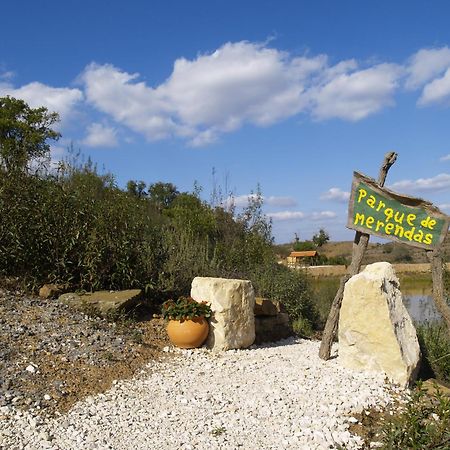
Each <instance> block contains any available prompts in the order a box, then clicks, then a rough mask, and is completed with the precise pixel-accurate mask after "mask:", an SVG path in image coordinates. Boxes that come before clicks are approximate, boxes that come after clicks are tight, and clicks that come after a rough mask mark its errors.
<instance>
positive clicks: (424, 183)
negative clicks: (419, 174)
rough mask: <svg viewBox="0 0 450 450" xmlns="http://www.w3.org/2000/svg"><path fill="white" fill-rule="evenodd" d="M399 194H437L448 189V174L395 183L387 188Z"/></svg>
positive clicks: (449, 176) (449, 185)
mask: <svg viewBox="0 0 450 450" xmlns="http://www.w3.org/2000/svg"><path fill="white" fill-rule="evenodd" d="M389 187H390V188H391V189H394V190H396V191H399V192H402V191H404V192H437V191H446V190H448V189H450V174H448V173H440V174H439V175H436V176H435V177H432V178H419V179H417V180H402V181H397V182H396V183H393V184H392V185H390V186H389Z"/></svg>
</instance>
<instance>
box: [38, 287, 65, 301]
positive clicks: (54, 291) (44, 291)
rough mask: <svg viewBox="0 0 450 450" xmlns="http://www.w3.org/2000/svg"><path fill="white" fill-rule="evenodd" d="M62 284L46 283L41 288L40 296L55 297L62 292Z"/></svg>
mask: <svg viewBox="0 0 450 450" xmlns="http://www.w3.org/2000/svg"><path fill="white" fill-rule="evenodd" d="M61 290H62V286H59V285H57V284H44V285H43V286H42V287H41V288H40V289H39V297H41V298H54V297H57V296H58V295H59V294H61Z"/></svg>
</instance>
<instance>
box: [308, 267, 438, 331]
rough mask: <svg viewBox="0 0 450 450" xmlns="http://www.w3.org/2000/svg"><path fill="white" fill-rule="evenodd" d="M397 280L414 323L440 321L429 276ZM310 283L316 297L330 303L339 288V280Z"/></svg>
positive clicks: (410, 276) (321, 280)
mask: <svg viewBox="0 0 450 450" xmlns="http://www.w3.org/2000/svg"><path fill="white" fill-rule="evenodd" d="M399 279H400V290H401V291H402V294H403V303H404V305H405V306H406V309H407V310H408V312H409V314H410V316H411V318H412V319H413V321H414V322H418V323H423V322H426V321H439V320H441V316H440V314H439V312H438V311H437V309H436V307H435V305H434V301H433V298H432V296H431V288H432V281H431V274H414V275H411V274H407V275H403V276H402V275H400V276H399ZM311 282H312V287H313V290H314V292H315V293H316V294H317V295H318V296H320V297H324V298H326V299H328V300H329V301H330V302H331V301H332V299H333V298H334V296H335V294H336V291H337V288H338V286H339V278H337V277H329V278H317V279H311Z"/></svg>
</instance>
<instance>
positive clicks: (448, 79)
mask: <svg viewBox="0 0 450 450" xmlns="http://www.w3.org/2000/svg"><path fill="white" fill-rule="evenodd" d="M449 100H450V68H449V69H447V71H446V72H445V74H444V75H443V76H442V77H441V78H436V79H435V80H433V81H431V82H430V83H428V84H427V85H426V86H425V87H424V88H423V92H422V95H421V96H420V98H419V100H418V102H417V104H418V105H420V106H427V105H430V104H433V103H444V102H448V101H449Z"/></svg>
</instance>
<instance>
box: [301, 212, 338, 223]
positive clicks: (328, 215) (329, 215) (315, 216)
mask: <svg viewBox="0 0 450 450" xmlns="http://www.w3.org/2000/svg"><path fill="white" fill-rule="evenodd" d="M336 217H337V214H336V213H335V212H333V211H320V212H313V213H311V214H310V215H309V216H308V218H309V219H311V220H317V221H319V220H329V219H334V218H336Z"/></svg>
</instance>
